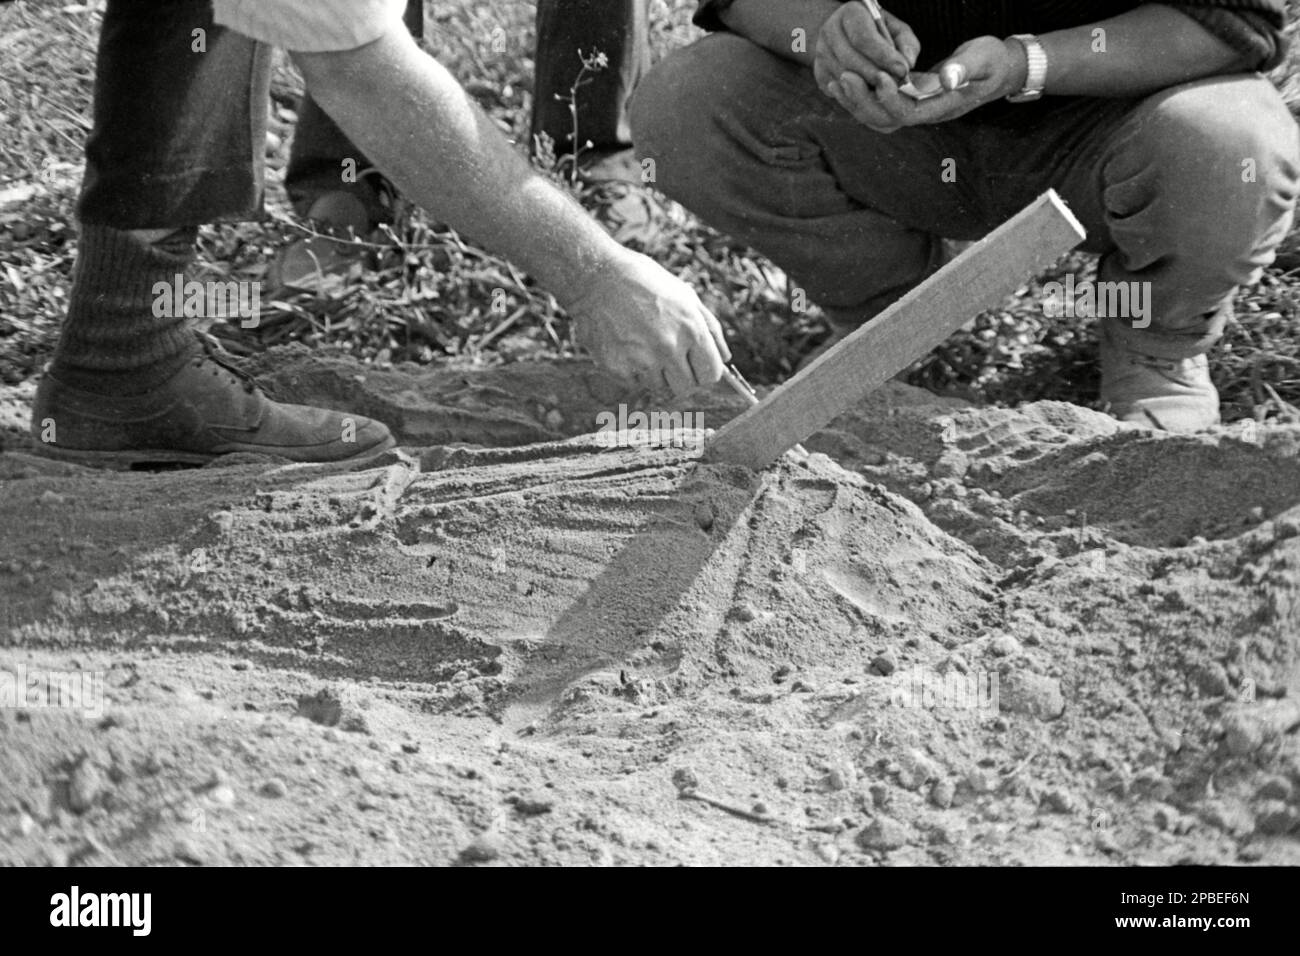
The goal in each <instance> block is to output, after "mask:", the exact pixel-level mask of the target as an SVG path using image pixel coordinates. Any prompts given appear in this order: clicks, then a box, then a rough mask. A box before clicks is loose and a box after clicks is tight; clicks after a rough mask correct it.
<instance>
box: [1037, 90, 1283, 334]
mask: <svg viewBox="0 0 1300 956" xmlns="http://www.w3.org/2000/svg"><path fill="white" fill-rule="evenodd" d="M1097 139H1098V140H1099V141H1100V143H1101V144H1102V148H1101V150H1100V152H1099V155H1097V156H1096V157H1094V158H1091V159H1088V158H1087V157H1086V153H1085V154H1084V159H1083V161H1080V162H1077V163H1075V164H1074V165H1073V166H1072V167H1070V166H1065V167H1062V168H1057V169H1054V170H1053V175H1052V183H1051V185H1055V186H1056V188H1057V189H1058V190H1059V191H1060V192H1061V194H1062V196H1063V197H1064V198H1065V200H1066V201H1067V202H1068V203H1069V204H1070V205H1071V207H1072V208H1073V209H1074V210H1075V211H1076V213H1077V214H1078V215H1079V216H1080V218H1081V219H1082V220H1083V222H1084V225H1085V226H1087V227H1088V229H1089V231H1090V232H1091V233H1093V234H1095V235H1096V236H1098V237H1099V239H1100V241H1099V242H1098V243H1096V248H1097V251H1099V252H1101V253H1102V260H1101V265H1100V270H1099V273H1100V274H1099V279H1101V280H1103V281H1112V282H1125V283H1129V282H1142V283H1150V289H1151V306H1152V314H1151V316H1150V317H1149V319H1150V327H1149V328H1146V329H1135V328H1133V327H1132V323H1129V322H1123V321H1120V322H1113V323H1112V325H1113V327H1114V329H1115V334H1116V336H1117V337H1118V338H1119V339H1121V340H1124V341H1128V342H1129V343H1130V344H1131V345H1133V346H1134V347H1136V348H1138V349H1139V350H1140V351H1143V352H1145V353H1146V354H1148V355H1155V356H1160V357H1165V358H1183V357H1186V356H1189V355H1196V354H1199V353H1201V352H1204V351H1206V350H1207V349H1209V348H1210V347H1211V346H1212V345H1213V344H1214V342H1215V341H1217V339H1218V338H1219V336H1220V335H1221V334H1222V332H1223V326H1224V324H1225V323H1226V320H1227V317H1228V316H1229V315H1230V314H1231V311H1232V300H1233V296H1234V294H1235V292H1236V290H1237V287H1238V286H1240V285H1247V284H1250V283H1253V282H1256V281H1258V280H1259V277H1260V275H1261V274H1262V272H1263V270H1264V268H1265V267H1267V266H1268V265H1270V264H1271V263H1272V261H1273V257H1274V254H1275V252H1276V250H1277V247H1278V245H1279V244H1280V243H1281V242H1282V239H1283V238H1284V237H1285V236H1286V234H1287V233H1288V232H1289V231H1290V228H1291V224H1292V221H1293V216H1294V210H1295V205H1296V196H1297V191H1298V188H1300V131H1298V130H1297V127H1296V123H1295V121H1294V120H1293V119H1292V117H1291V114H1290V112H1289V111H1288V110H1287V108H1286V106H1285V104H1284V103H1283V101H1282V98H1281V97H1280V96H1279V95H1278V94H1277V91H1276V90H1275V89H1274V88H1273V86H1272V85H1271V84H1270V83H1269V82H1268V81H1267V80H1265V79H1264V78H1262V77H1260V76H1258V75H1255V74H1238V75H1231V76H1221V77H1213V78H1210V79H1203V80H1198V81H1195V82H1192V83H1186V84H1182V85H1180V86H1175V87H1172V88H1170V89H1167V90H1164V91H1162V92H1160V93H1157V94H1155V95H1153V96H1149V97H1147V98H1145V99H1143V100H1141V101H1138V102H1137V103H1130V104H1128V106H1127V108H1126V110H1125V111H1124V113H1123V114H1122V115H1121V116H1119V117H1117V118H1114V119H1111V120H1108V121H1107V122H1105V123H1103V124H1101V126H1100V128H1099V129H1098V131H1097Z"/></svg>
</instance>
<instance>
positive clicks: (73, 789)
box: [68, 757, 106, 813]
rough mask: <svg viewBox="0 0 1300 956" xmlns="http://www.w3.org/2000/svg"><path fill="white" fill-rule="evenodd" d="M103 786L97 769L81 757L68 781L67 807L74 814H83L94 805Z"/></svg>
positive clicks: (102, 776)
mask: <svg viewBox="0 0 1300 956" xmlns="http://www.w3.org/2000/svg"><path fill="white" fill-rule="evenodd" d="M105 785H106V784H105V780H104V775H103V774H101V773H100V772H99V768H98V767H96V766H95V765H94V764H93V763H91V762H90V760H89V759H88V758H86V757H83V758H82V759H81V761H80V763H78V764H77V766H76V768H75V769H74V770H73V771H72V777H71V778H70V779H69V780H68V806H70V807H71V808H72V810H73V812H74V813H85V812H86V811H87V810H89V809H90V808H91V807H92V806H94V805H95V801H96V800H97V799H98V798H99V795H100V794H101V793H102V792H103V790H104V787H105Z"/></svg>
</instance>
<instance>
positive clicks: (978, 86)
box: [832, 36, 1028, 133]
mask: <svg viewBox="0 0 1300 956" xmlns="http://www.w3.org/2000/svg"><path fill="white" fill-rule="evenodd" d="M1027 68H1028V67H1027V62H1026V56H1025V49H1024V47H1023V46H1021V45H1020V43H1019V41H1017V40H1000V39H998V38H997V37H991V36H986V37H976V38H975V39H974V40H969V41H967V42H966V43H963V44H962V45H961V46H959V47H958V48H957V50H956V51H955V52H954V53H953V54H952V56H950V57H948V59H946V60H944V61H943V62H942V63H940V64H939V65H938V66H937V67H935V70H936V72H937V73H938V74H939V80H940V82H941V83H942V84H943V89H944V92H943V93H941V94H939V95H938V96H936V97H933V98H931V99H927V100H920V101H918V100H915V99H913V98H912V97H910V96H908V95H907V94H906V93H900V92H899V89H898V86H899V84H898V82H897V81H896V80H895V79H894V78H893V77H892V76H890V75H888V74H878V75H877V76H876V78H875V81H874V82H868V81H867V80H866V79H865V78H864V77H862V76H861V75H857V74H854V73H846V74H845V75H844V76H843V77H842V78H841V80H840V82H839V84H838V89H837V90H835V91H833V94H832V95H834V96H835V98H836V100H837V101H838V102H839V104H840V105H841V106H843V107H844V108H845V109H846V110H848V111H849V112H850V113H852V114H853V117H854V118H855V119H856V120H858V122H860V123H862V124H863V125H864V126H868V127H870V128H871V129H874V130H877V131H878V132H882V133H892V132H893V131H894V130H896V129H899V128H900V127H903V126H925V125H933V124H935V123H946V122H947V121H949V120H953V119H956V118H957V117H959V116H964V115H965V114H967V113H969V112H970V111H971V110H973V109H977V108H978V107H981V106H983V105H984V104H985V103H991V102H993V101H994V100H999V99H1002V98H1003V97H1005V96H1009V95H1011V94H1012V93H1016V92H1019V91H1020V90H1021V89H1023V88H1024V85H1025V74H1026V72H1027Z"/></svg>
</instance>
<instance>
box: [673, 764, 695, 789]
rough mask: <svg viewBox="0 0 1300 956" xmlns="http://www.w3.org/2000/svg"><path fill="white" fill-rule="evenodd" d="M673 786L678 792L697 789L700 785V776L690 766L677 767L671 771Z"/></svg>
mask: <svg viewBox="0 0 1300 956" xmlns="http://www.w3.org/2000/svg"><path fill="white" fill-rule="evenodd" d="M673 786H674V787H676V788H677V789H678V791H679V792H683V793H684V792H686V791H689V790H698V789H699V787H700V778H699V776H698V775H697V774H696V773H695V770H694V768H692V767H678V768H677V769H676V770H674V771H673Z"/></svg>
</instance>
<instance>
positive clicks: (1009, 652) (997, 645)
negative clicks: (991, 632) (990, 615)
mask: <svg viewBox="0 0 1300 956" xmlns="http://www.w3.org/2000/svg"><path fill="white" fill-rule="evenodd" d="M989 651H990V652H992V654H993V656H994V657H1011V656H1013V655H1015V654H1018V653H1019V652H1020V642H1019V641H1018V640H1016V639H1015V638H1014V637H1012V636H1011V635H1010V634H999V635H998V636H997V637H995V638H993V640H991V641H989Z"/></svg>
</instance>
